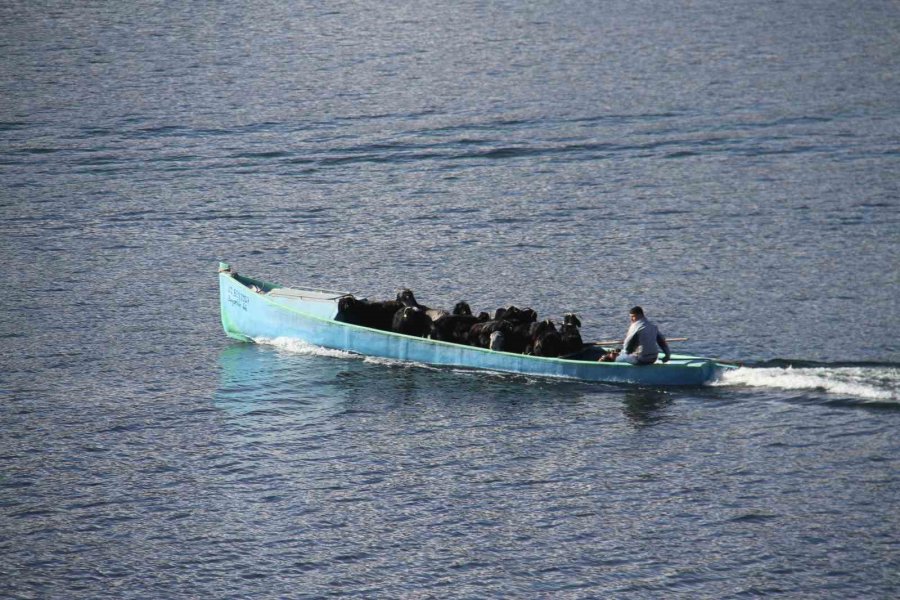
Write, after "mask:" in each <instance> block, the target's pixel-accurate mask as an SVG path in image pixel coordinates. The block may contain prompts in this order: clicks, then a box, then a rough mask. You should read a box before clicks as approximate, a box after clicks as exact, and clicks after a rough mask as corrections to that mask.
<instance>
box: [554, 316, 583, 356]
mask: <svg viewBox="0 0 900 600" xmlns="http://www.w3.org/2000/svg"><path fill="white" fill-rule="evenodd" d="M579 327H581V321H580V320H579V319H578V317H577V316H576V315H575V313H566V314H564V315H563V324H562V325H560V327H559V335H560V337H561V338H562V349H561V350H560V354H562V355H566V354H574V353H575V352H579V351H581V349H582V348H583V347H584V341H583V340H582V339H581V331H580V330H579V329H578V328H579Z"/></svg>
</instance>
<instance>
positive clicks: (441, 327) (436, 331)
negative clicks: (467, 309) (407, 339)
mask: <svg viewBox="0 0 900 600" xmlns="http://www.w3.org/2000/svg"><path fill="white" fill-rule="evenodd" d="M487 320H488V316H487V313H484V312H483V313H481V314H479V315H478V316H477V317H475V316H472V315H471V314H468V315H466V314H461V315H457V314H453V315H444V316H442V317H440V318H439V319H438V320H437V321H435V322H434V327H433V328H432V330H431V337H432V338H434V339H436V340H441V341H444V342H453V343H454V344H468V343H469V331H470V330H471V329H472V326H473V325H475V324H476V323H483V322H485V321H487Z"/></svg>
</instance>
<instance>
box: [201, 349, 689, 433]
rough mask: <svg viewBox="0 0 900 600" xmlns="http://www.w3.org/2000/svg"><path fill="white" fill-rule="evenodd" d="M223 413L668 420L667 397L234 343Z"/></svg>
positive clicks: (226, 367)
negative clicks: (569, 411)
mask: <svg viewBox="0 0 900 600" xmlns="http://www.w3.org/2000/svg"><path fill="white" fill-rule="evenodd" d="M219 365H220V368H221V374H220V385H219V389H218V390H217V393H216V395H215V404H216V406H217V407H218V408H220V409H222V410H224V411H226V412H228V413H230V414H232V415H240V416H254V415H257V416H259V415H267V414H273V413H283V414H284V413H290V415H291V418H292V419H298V418H299V419H301V420H316V419H321V418H327V417H329V416H334V415H338V414H353V413H366V412H372V411H376V410H392V409H400V410H402V409H405V408H409V407H424V406H427V407H429V408H440V407H442V406H445V407H451V408H453V409H454V410H467V409H469V408H471V407H473V406H479V407H481V408H488V409H489V410H491V411H500V412H505V413H508V412H510V411H512V412H515V413H517V414H520V413H521V411H522V410H528V409H531V408H533V409H535V410H545V409H546V408H547V407H557V408H558V407H570V408H571V407H579V408H578V410H584V409H585V408H587V409H588V410H590V411H593V410H596V409H600V410H605V409H610V408H614V407H621V410H622V413H623V414H624V416H625V418H626V419H627V420H628V421H629V422H630V423H631V424H632V425H634V426H636V427H649V426H652V425H656V424H659V423H662V422H665V421H666V420H667V416H668V413H669V408H670V407H671V406H672V404H673V403H674V401H675V400H674V398H675V397H674V396H673V394H672V393H671V392H670V391H667V390H662V389H658V388H632V387H623V386H621V385H610V384H598V383H588V382H578V381H560V380H554V379H548V378H534V377H527V376H523V375H516V374H506V373H494V372H484V371H470V370H463V369H450V368H435V367H430V366H426V365H419V364H413V363H408V362H401V361H387V360H381V359H370V358H363V357H360V356H354V355H350V354H347V353H334V352H330V351H321V350H320V349H310V348H305V349H304V350H303V351H300V352H297V351H291V350H285V349H283V348H279V347H273V346H268V345H261V344H242V343H235V344H231V345H229V346H227V347H226V348H224V349H223V350H222V352H221V353H220V355H219Z"/></svg>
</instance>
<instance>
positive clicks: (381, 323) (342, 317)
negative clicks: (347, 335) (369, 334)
mask: <svg viewBox="0 0 900 600" xmlns="http://www.w3.org/2000/svg"><path fill="white" fill-rule="evenodd" d="M401 308H403V305H402V304H401V303H400V302H398V301H395V300H387V301H384V302H369V301H368V300H358V299H357V298H354V297H353V296H344V297H343V298H341V299H340V300H338V312H337V315H336V316H335V317H334V320H335V321H341V322H343V323H350V324H352V325H362V326H363V327H371V328H373V329H381V330H384V331H391V330H392V328H393V325H394V314H395V313H396V312H397V311H398V310H400V309H401Z"/></svg>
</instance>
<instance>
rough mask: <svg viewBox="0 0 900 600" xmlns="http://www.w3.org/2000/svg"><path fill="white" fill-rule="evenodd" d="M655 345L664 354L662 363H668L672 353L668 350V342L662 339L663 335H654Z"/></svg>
mask: <svg viewBox="0 0 900 600" xmlns="http://www.w3.org/2000/svg"><path fill="white" fill-rule="evenodd" d="M656 344H657V345H658V346H659V347H660V348H662V350H663V352H664V353H665V355H664V356H663V359H662V361H663V362H669V357H670V356H671V354H672V351H671V350H669V342H667V341H666V338H665V337H663V334H661V333H657V334H656Z"/></svg>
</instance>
